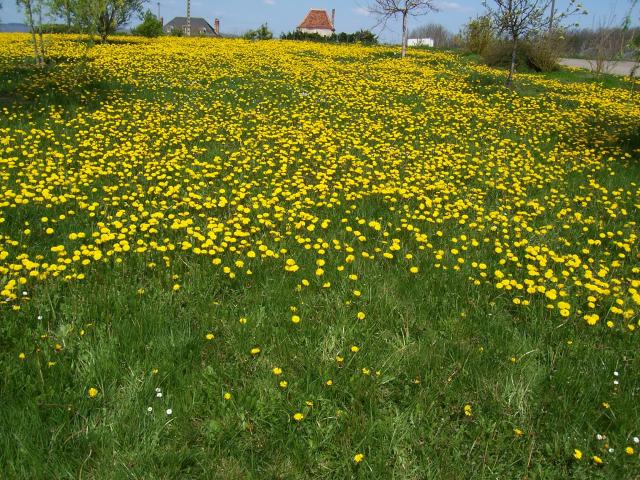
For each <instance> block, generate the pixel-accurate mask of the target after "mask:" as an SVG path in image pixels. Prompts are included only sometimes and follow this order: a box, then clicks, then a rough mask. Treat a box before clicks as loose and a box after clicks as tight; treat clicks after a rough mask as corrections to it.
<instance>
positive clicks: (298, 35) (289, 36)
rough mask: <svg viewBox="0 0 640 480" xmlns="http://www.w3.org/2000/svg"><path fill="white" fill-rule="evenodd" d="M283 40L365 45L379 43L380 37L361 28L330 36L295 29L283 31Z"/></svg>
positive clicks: (281, 36) (281, 37)
mask: <svg viewBox="0 0 640 480" xmlns="http://www.w3.org/2000/svg"><path fill="white" fill-rule="evenodd" d="M280 39H281V40H302V41H307V42H319V43H362V44H365V45H375V44H377V43H378V37H377V36H376V35H374V34H373V33H372V32H370V31H369V30H359V31H357V32H354V33H345V32H342V33H334V34H332V35H330V36H328V37H324V36H322V35H319V34H317V33H308V32H301V31H299V30H294V31H293V32H288V33H283V34H282V35H280Z"/></svg>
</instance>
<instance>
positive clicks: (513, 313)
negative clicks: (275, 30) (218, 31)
mask: <svg viewBox="0 0 640 480" xmlns="http://www.w3.org/2000/svg"><path fill="white" fill-rule="evenodd" d="M46 47H47V53H48V55H49V57H50V58H51V59H52V61H51V64H50V65H49V66H47V68H45V69H43V70H37V69H35V68H34V67H31V66H30V65H29V64H28V61H29V58H28V57H29V55H30V52H31V46H30V44H29V37H28V36H26V35H20V34H2V35H0V181H1V183H0V290H1V298H0V318H1V321H0V400H1V401H0V405H1V407H0V472H1V475H0V476H2V477H3V478H8V479H13V478H16V479H23V478H95V479H110V478H113V479H120V478H149V479H157V478H181V479H186V478H222V479H234V478H238V479H240V478H242V479H246V478H336V479H338V478H339V479H343V478H402V479H426V478H439V479H449V478H450V479H462V478H475V479H483V478H487V479H488V478H491V479H495V478H505V479H515V478H529V479H534V478H537V479H568V478H576V479H586V478H589V479H591V478H602V479H605V478H606V479H614V478H615V479H631V478H637V475H638V474H639V472H640V458H639V452H640V445H639V442H640V440H639V439H638V436H640V358H639V355H638V352H639V349H638V347H639V338H638V335H639V334H640V325H639V323H640V321H639V319H640V315H639V313H640V253H639V252H640V249H639V235H640V226H639V224H638V222H640V164H639V161H640V160H639V155H638V153H639V151H640V150H638V147H639V146H640V132H639V130H638V125H639V124H640V105H639V103H638V100H637V97H636V95H634V94H633V93H632V92H631V85H630V84H628V82H626V83H625V82H620V83H621V85H618V86H614V87H612V86H606V85H603V84H602V83H599V82H595V81H570V80H567V76H564V77H563V76H557V78H555V77H552V76H538V75H528V74H523V75H519V76H518V78H517V84H518V88H516V90H508V89H505V88H504V87H503V82H504V76H505V74H504V72H501V71H497V70H491V69H488V68H485V67H481V66H478V65H475V64H472V63H470V62H468V61H466V60H465V59H463V58H461V57H458V56H456V55H454V54H450V53H443V52H433V51H431V52H430V51H424V50H420V51H412V52H411V53H410V55H409V58H408V59H407V60H406V61H401V60H399V58H398V56H397V52H396V50H397V49H395V48H393V49H392V48H387V47H372V48H367V47H361V46H334V45H314V44H309V43H296V42H280V41H273V42H262V43H250V42H245V41H239V40H237V41H234V40H210V39H176V38H165V39H158V40H153V41H147V40H136V39H115V40H114V42H113V43H109V44H104V45H96V46H93V47H91V48H89V47H88V46H87V44H86V42H84V41H83V40H82V39H79V38H75V37H71V36H69V37H65V36H56V37H49V38H47V39H46ZM635 88H636V89H637V87H635Z"/></svg>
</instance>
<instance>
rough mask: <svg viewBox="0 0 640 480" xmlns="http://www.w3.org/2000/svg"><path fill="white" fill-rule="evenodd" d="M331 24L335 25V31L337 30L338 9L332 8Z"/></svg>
mask: <svg viewBox="0 0 640 480" xmlns="http://www.w3.org/2000/svg"><path fill="white" fill-rule="evenodd" d="M331 26H332V27H333V31H334V32H335V31H336V9H335V8H334V9H333V10H331Z"/></svg>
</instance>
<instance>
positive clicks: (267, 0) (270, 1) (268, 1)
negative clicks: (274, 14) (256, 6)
mask: <svg viewBox="0 0 640 480" xmlns="http://www.w3.org/2000/svg"><path fill="white" fill-rule="evenodd" d="M264 3H266V4H267V5H275V4H276V0H264Z"/></svg>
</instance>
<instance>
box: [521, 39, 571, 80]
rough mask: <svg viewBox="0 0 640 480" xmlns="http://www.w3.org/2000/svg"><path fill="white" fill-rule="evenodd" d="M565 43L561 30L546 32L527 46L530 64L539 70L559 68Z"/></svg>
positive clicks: (548, 70) (546, 70)
mask: <svg viewBox="0 0 640 480" xmlns="http://www.w3.org/2000/svg"><path fill="white" fill-rule="evenodd" d="M564 44H565V42H564V37H563V35H562V33H561V32H550V33H545V34H543V35H540V36H538V37H536V38H534V39H533V40H532V41H531V42H530V43H529V44H528V48H527V64H528V66H529V67H530V68H532V69H533V70H536V71H537V72H552V71H554V70H557V69H558V60H560V57H561V55H562V52H563V51H564Z"/></svg>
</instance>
